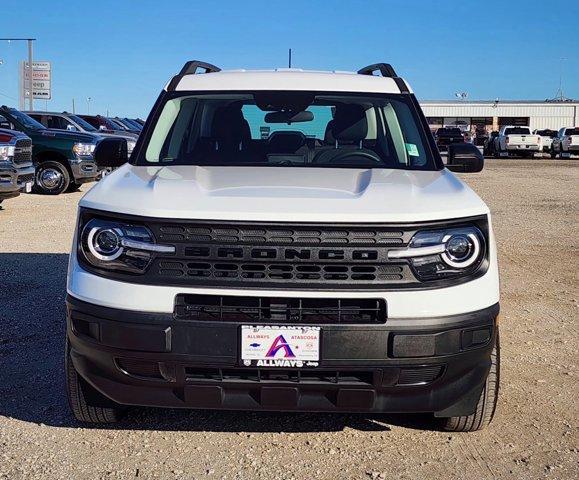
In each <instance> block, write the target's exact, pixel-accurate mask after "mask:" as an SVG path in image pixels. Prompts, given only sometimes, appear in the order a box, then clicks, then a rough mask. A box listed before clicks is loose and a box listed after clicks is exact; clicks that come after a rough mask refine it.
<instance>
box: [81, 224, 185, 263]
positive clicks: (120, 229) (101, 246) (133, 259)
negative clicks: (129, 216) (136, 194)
mask: <svg viewBox="0 0 579 480" xmlns="http://www.w3.org/2000/svg"><path fill="white" fill-rule="evenodd" d="M78 247H79V253H80V255H82V256H83V257H84V259H85V260H86V261H87V262H89V263H90V264H91V265H93V266H94V267H98V268H103V269H106V270H119V271H125V272H131V273H143V272H144V271H145V270H146V269H147V267H148V266H149V264H150V263H151V260H152V259H153V256H154V255H155V253H165V254H166V253H174V252H175V247H173V246H171V245H158V244H156V243H155V239H154V237H153V234H152V233H151V232H150V231H149V229H148V228H146V227H144V226H140V225H132V224H126V223H122V222H115V221H109V220H101V219H97V218H93V219H92V220H90V221H89V222H88V223H87V224H86V225H85V226H84V227H82V231H81V233H80V235H79V246H78Z"/></svg>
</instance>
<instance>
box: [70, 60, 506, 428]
mask: <svg viewBox="0 0 579 480" xmlns="http://www.w3.org/2000/svg"><path fill="white" fill-rule="evenodd" d="M199 70H203V71H205V72H206V73H202V74H199V73H197V72H198V71H199ZM239 85H243V86H244V88H243V92H240V90H239ZM155 105H156V106H155V107H154V109H153V111H152V113H151V117H150V119H151V128H150V129H149V130H148V131H147V132H144V133H143V134H142V136H141V138H140V140H139V142H138V143H137V147H136V149H135V151H134V152H133V155H132V156H131V160H130V164H126V165H124V166H122V167H120V168H119V169H118V170H116V171H114V172H113V173H111V174H110V175H108V176H107V177H105V178H104V179H103V180H102V181H101V182H99V183H98V184H97V185H96V186H95V187H94V188H92V189H91V190H90V191H89V192H88V193H87V194H86V195H85V196H84V197H83V198H82V199H81V201H80V203H79V213H78V226H77V231H76V235H75V239H76V240H75V244H74V246H73V248H72V252H71V255H70V265H69V270H68V287H67V291H68V296H67V312H68V321H67V337H66V338H67V339H66V381H67V389H68V390H67V391H68V399H69V404H70V406H71V408H72V411H73V413H74V415H75V417H76V418H77V419H79V420H80V421H84V422H93V423H99V422H112V421H116V420H117V419H118V418H119V417H120V415H121V414H122V412H123V409H124V407H125V406H127V405H149V406H156V407H179V408H185V407H189V408H216V409H248V410H264V411H271V410H284V411H287V410H295V411H330V412H350V411H356V412H387V411H389V412H434V415H435V416H437V417H442V418H444V419H445V421H444V425H445V428H446V429H448V430H451V431H471V430H477V429H480V428H482V427H484V426H485V425H486V424H488V423H489V422H490V420H491V418H492V417H493V413H494V410H495V406H496V402H497V395H498V381H499V373H498V370H499V361H500V359H499V353H500V352H499V341H498V335H499V330H498V324H497V315H498V311H499V279H498V266H497V258H496V246H495V240H494V236H493V230H492V227H491V219H490V213H489V209H488V207H487V206H486V205H485V204H484V202H483V201H482V200H481V199H480V198H479V197H478V196H477V195H476V194H475V193H474V192H473V190H471V189H470V188H468V187H467V186H466V185H464V184H463V183H462V181H461V179H460V178H458V177H457V176H455V175H454V174H453V173H452V171H459V172H463V173H464V172H478V171H480V170H481V169H482V168H483V162H484V160H483V157H482V154H481V153H480V151H479V150H478V148H476V147H475V146H474V145H471V144H456V145H450V146H449V147H448V148H449V152H448V163H447V165H446V168H445V165H444V164H443V161H442V158H441V156H440V154H439V152H438V149H437V148H436V143H435V142H434V139H433V137H432V135H430V134H429V132H428V130H427V123H426V120H425V118H424V116H423V114H422V111H421V108H420V106H419V104H418V101H417V100H416V97H415V96H414V94H412V93H411V89H410V87H409V86H408V84H407V83H406V82H405V81H404V80H403V79H402V78H399V77H398V76H397V75H396V73H395V71H394V69H393V68H392V67H391V66H390V65H387V64H376V65H372V66H368V67H364V68H362V69H361V70H359V71H358V74H357V75H356V74H345V73H336V72H333V73H330V72H328V73H324V74H320V73H319V72H304V71H299V72H296V71H270V72H263V71H259V72H251V71H243V72H239V71H233V72H221V71H220V70H219V68H217V67H215V66H213V65H210V64H207V63H203V62H197V61H193V62H188V63H187V64H186V65H185V66H184V67H183V68H182V70H181V72H180V73H179V74H178V75H177V76H175V77H174V78H173V79H172V80H171V81H170V82H169V83H168V85H167V87H166V89H165V90H163V91H162V93H161V95H160V97H159V99H158V100H157V102H156V104H155ZM312 110H313V111H315V116H316V120H317V121H315V122H314V113H313V112H312ZM288 124H289V125H291V130H288ZM264 125H267V126H268V127H269V128H270V130H269V134H268V136H267V138H262V136H261V127H263V126H264ZM376 125H379V126H380V128H376ZM328 130H329V131H328ZM326 134H331V136H332V137H333V139H334V140H333V142H332V144H331V145H329V144H327V143H326V142H325V141H324V139H325V138H326ZM115 142H116V140H114V139H110V143H109V144H107V145H99V146H98V147H97V149H96V150H95V157H96V159H97V162H99V165H100V166H103V167H105V166H106V167H113V166H118V164H119V163H121V162H125V161H126V155H124V156H123V154H122V153H123V152H122V150H121V149H120V148H119V147H118V146H115V145H114V143H115ZM111 152H115V155H111Z"/></svg>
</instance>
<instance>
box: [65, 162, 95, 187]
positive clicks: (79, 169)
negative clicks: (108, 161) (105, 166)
mask: <svg viewBox="0 0 579 480" xmlns="http://www.w3.org/2000/svg"><path fill="white" fill-rule="evenodd" d="M69 163H70V168H71V170H72V176H73V177H74V181H75V183H78V184H81V183H87V182H93V181H94V180H96V178H97V176H98V175H99V171H98V167H97V164H96V163H95V162H94V160H84V159H83V160H80V159H77V160H69Z"/></svg>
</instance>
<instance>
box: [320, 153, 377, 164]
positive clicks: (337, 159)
mask: <svg viewBox="0 0 579 480" xmlns="http://www.w3.org/2000/svg"><path fill="white" fill-rule="evenodd" d="M349 157H359V158H364V159H366V160H371V161H372V162H374V163H382V159H381V158H380V157H378V156H377V155H376V154H375V153H369V152H365V151H363V150H343V151H341V152H340V153H338V154H337V155H336V156H334V157H331V158H329V159H328V160H327V161H324V162H323V163H341V162H342V161H343V160H344V159H346V158H349ZM314 163H317V162H315V161H314ZM319 163H322V162H319ZM348 163H350V162H348Z"/></svg>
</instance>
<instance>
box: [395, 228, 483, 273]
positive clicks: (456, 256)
mask: <svg viewBox="0 0 579 480" xmlns="http://www.w3.org/2000/svg"><path fill="white" fill-rule="evenodd" d="M485 251H486V248H485V240H484V235H483V234H482V232H481V231H480V230H479V229H478V228H477V227H461V228H450V229H447V230H433V231H420V232H417V233H416V234H415V235H414V237H412V240H411V241H410V244H409V245H408V248H406V249H404V250H390V251H389V252H388V258H390V259H408V261H409V262H410V265H411V266H412V268H413V270H414V273H415V274H416V276H417V277H418V278H419V279H420V280H436V279H439V278H447V277H455V276H461V275H468V274H471V273H473V272H474V271H475V270H477V269H478V267H479V266H480V265H481V263H482V261H483V260H484V258H485Z"/></svg>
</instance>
